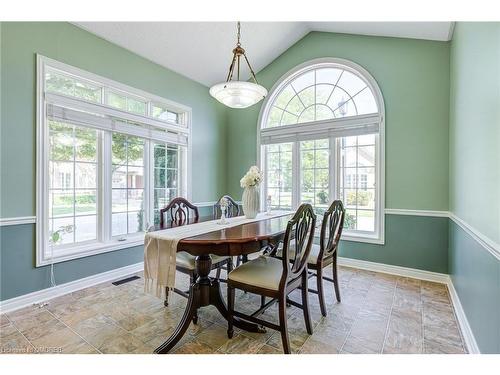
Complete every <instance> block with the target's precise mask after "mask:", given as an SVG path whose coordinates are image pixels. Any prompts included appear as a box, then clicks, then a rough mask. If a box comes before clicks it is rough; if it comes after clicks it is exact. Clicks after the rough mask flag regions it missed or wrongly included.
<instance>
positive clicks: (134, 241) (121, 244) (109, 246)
mask: <svg viewBox="0 0 500 375" xmlns="http://www.w3.org/2000/svg"><path fill="white" fill-rule="evenodd" d="M143 244H144V234H143V233H141V234H140V235H138V236H133V237H128V238H127V239H126V240H125V241H118V240H117V239H112V240H111V241H109V242H106V243H92V244H85V245H81V246H75V247H72V248H68V249H65V250H64V251H60V253H61V254H60V255H57V252H54V253H55V254H54V259H53V260H50V255H49V254H46V255H45V254H44V257H43V258H42V259H40V260H37V263H36V266H37V267H41V266H46V265H49V264H51V263H54V264H55V263H60V262H66V261H68V260H73V259H78V258H84V257H88V256H92V255H98V254H104V253H108V252H111V251H116V250H123V249H128V248H131V247H135V246H140V245H143Z"/></svg>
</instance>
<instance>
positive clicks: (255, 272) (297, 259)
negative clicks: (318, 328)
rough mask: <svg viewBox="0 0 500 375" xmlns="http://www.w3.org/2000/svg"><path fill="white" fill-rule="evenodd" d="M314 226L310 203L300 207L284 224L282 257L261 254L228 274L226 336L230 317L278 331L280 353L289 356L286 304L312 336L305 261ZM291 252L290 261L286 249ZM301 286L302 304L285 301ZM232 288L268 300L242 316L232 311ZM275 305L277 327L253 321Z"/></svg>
mask: <svg viewBox="0 0 500 375" xmlns="http://www.w3.org/2000/svg"><path fill="white" fill-rule="evenodd" d="M315 226H316V215H315V214H314V211H313V208H312V207H311V205H310V204H308V203H304V204H302V205H301V206H300V207H299V208H298V210H297V212H296V213H295V215H294V216H293V218H292V219H291V220H290V221H289V222H288V225H287V227H286V232H285V236H284V241H283V244H284V245H283V246H284V249H285V251H284V253H283V254H284V256H283V257H282V258H281V259H278V258H275V257H271V256H265V255H261V256H260V257H259V258H257V259H253V260H250V261H248V262H247V263H244V264H242V265H241V266H239V267H237V268H235V269H234V270H233V271H231V272H230V273H229V275H228V278H227V285H228V329H227V335H228V337H229V338H232V337H233V333H234V331H233V319H234V317H238V318H241V319H243V320H247V321H249V322H253V323H256V324H261V325H263V326H265V327H268V328H271V329H274V330H276V331H280V333H281V340H282V342H283V350H284V352H285V353H286V354H288V353H290V340H289V337H288V330H287V315H286V308H287V303H289V304H292V305H293V306H296V307H299V308H301V309H302V310H303V313H304V320H305V326H306V330H307V333H308V334H310V335H311V334H312V323H311V317H310V315H309V304H308V294H307V290H308V288H307V282H308V271H307V259H308V257H309V253H310V251H311V245H312V242H313V238H314V230H315ZM291 244H293V245H294V246H293V248H294V250H295V252H294V254H293V258H292V257H290V251H288V249H290V248H291V246H290V245H291ZM298 287H301V290H302V292H301V295H302V303H301V304H299V303H297V302H295V301H293V300H291V299H289V298H288V295H289V294H290V293H291V292H292V291H293V290H295V289H297V288H298ZM235 289H240V290H243V291H248V292H250V293H254V294H258V295H261V296H264V297H271V298H272V299H271V301H270V302H268V303H267V304H266V305H265V306H263V307H261V308H260V309H259V310H257V311H256V312H254V313H253V314H252V315H247V314H243V313H242V312H239V311H236V310H235V309H234V300H235ZM276 301H277V302H278V307H279V308H278V312H279V325H277V324H274V323H271V322H268V321H265V320H262V319H259V318H257V316H258V315H259V314H260V313H262V312H263V311H265V309H266V308H267V307H269V306H270V305H271V304H273V303H275V302H276Z"/></svg>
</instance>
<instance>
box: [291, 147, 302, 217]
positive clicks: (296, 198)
mask: <svg viewBox="0 0 500 375" xmlns="http://www.w3.org/2000/svg"><path fill="white" fill-rule="evenodd" d="M300 177H301V175H300V142H299V141H295V142H293V144H292V208H293V209H296V208H297V207H298V206H299V204H300Z"/></svg>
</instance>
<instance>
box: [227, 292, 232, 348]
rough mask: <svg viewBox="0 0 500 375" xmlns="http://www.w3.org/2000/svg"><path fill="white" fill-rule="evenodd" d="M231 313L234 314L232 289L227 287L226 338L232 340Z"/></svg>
mask: <svg viewBox="0 0 500 375" xmlns="http://www.w3.org/2000/svg"><path fill="white" fill-rule="evenodd" d="M233 313H234V288H233V287H230V286H229V284H228V286H227V337H228V338H230V339H232V338H233V334H234V330H233Z"/></svg>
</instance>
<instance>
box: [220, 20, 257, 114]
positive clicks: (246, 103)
mask: <svg viewBox="0 0 500 375" xmlns="http://www.w3.org/2000/svg"><path fill="white" fill-rule="evenodd" d="M240 37H241V33H240V23H239V22H238V34H237V40H238V41H237V43H236V47H235V48H234V49H233V60H232V61H231V66H230V67H229V73H228V75H227V79H226V82H222V83H218V84H216V85H214V86H212V87H211V88H210V95H212V96H213V97H214V98H215V99H217V100H218V101H219V102H221V103H222V104H224V105H227V106H228V107H231V108H247V107H250V106H252V105H254V104H256V103H258V102H260V101H261V100H262V99H264V98H265V96H266V95H267V90H266V88H265V87H263V86H261V85H259V84H258V82H257V78H255V73H254V72H253V70H252V67H251V66H250V62H248V58H247V56H246V54H245V50H244V49H243V48H242V47H241V43H240ZM241 56H243V57H244V58H245V62H246V63H247V65H248V68H249V69H250V74H251V78H252V79H253V81H254V82H247V81H240V59H241ZM235 66H236V81H233V73H234V70H235Z"/></svg>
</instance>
